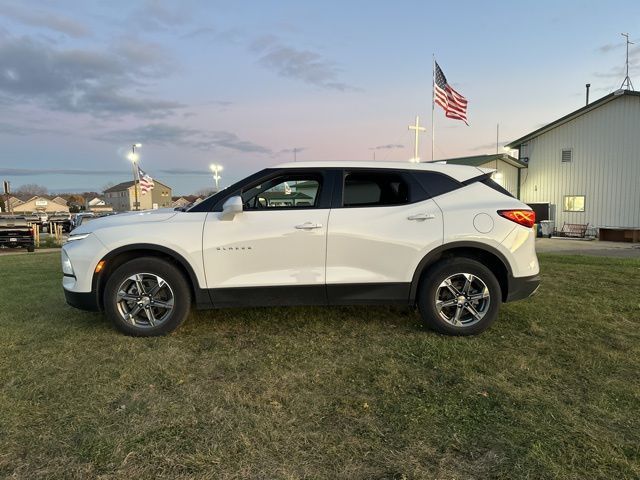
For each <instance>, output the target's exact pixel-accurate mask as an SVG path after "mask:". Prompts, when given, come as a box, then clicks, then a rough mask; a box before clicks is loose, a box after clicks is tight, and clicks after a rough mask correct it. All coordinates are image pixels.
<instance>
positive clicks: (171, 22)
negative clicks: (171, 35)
mask: <svg viewBox="0 0 640 480" xmlns="http://www.w3.org/2000/svg"><path fill="white" fill-rule="evenodd" d="M187 11H188V9H186V8H184V5H182V4H180V5H179V6H176V4H172V5H169V4H167V2H163V1H161V0H147V1H146V2H144V4H143V5H142V6H141V7H140V8H138V9H137V10H135V11H134V13H133V15H131V18H130V23H131V24H133V25H135V27H136V28H141V27H142V28H143V29H144V30H146V31H162V30H169V29H171V28H173V27H175V26H181V25H183V24H185V23H186V22H187V21H188V20H189V14H188V13H187Z"/></svg>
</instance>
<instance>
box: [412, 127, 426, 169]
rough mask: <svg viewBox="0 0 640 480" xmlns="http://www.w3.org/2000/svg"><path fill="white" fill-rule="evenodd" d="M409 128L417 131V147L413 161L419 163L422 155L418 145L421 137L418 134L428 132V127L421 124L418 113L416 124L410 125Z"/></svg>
mask: <svg viewBox="0 0 640 480" xmlns="http://www.w3.org/2000/svg"><path fill="white" fill-rule="evenodd" d="M409 130H414V131H415V132H416V140H415V149H414V154H413V158H412V159H411V161H412V162H416V163H418V162H419V161H420V157H419V156H418V151H419V149H418V146H419V145H420V138H419V137H418V135H419V134H420V132H426V131H427V129H426V128H424V127H421V126H420V117H419V116H418V115H416V124H415V125H409Z"/></svg>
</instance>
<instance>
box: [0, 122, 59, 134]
mask: <svg viewBox="0 0 640 480" xmlns="http://www.w3.org/2000/svg"><path fill="white" fill-rule="evenodd" d="M2 134H5V135H19V136H28V135H34V134H50V135H68V133H67V132H63V131H61V130H56V129H53V128H40V127H33V126H30V125H16V124H13V123H6V122H0V135H2Z"/></svg>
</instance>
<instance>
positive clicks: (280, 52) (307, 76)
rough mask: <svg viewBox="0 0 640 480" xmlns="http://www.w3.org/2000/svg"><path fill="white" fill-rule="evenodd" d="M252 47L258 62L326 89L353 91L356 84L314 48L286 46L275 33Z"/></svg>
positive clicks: (282, 75) (279, 73)
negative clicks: (353, 84) (313, 49)
mask: <svg viewBox="0 0 640 480" xmlns="http://www.w3.org/2000/svg"><path fill="white" fill-rule="evenodd" d="M249 49H250V50H251V51H253V52H255V53H257V54H258V55H259V59H258V63H259V64H260V65H262V66H263V67H265V68H267V69H269V70H273V71H274V72H276V73H277V74H278V75H280V76H281V77H285V78H291V79H294V80H299V81H301V82H304V83H306V84H308V85H313V86H315V87H319V88H323V89H326V90H337V91H341V92H344V91H349V90H357V89H356V88H355V87H353V86H351V85H348V84H347V83H344V82H341V81H340V80H339V76H340V69H339V68H338V66H337V65H336V63H335V62H332V61H330V60H328V59H326V58H325V57H324V56H322V55H321V54H319V53H317V52H313V51H311V50H300V49H297V48H294V47H290V46H287V45H284V44H282V43H281V42H280V40H279V39H278V38H277V37H276V36H275V35H265V36H262V37H259V38H257V39H255V40H254V41H253V42H252V43H251V44H250V46H249Z"/></svg>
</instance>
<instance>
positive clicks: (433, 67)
mask: <svg viewBox="0 0 640 480" xmlns="http://www.w3.org/2000/svg"><path fill="white" fill-rule="evenodd" d="M431 56H432V57H433V63H432V65H431V71H432V74H433V75H432V79H431V161H432V162H433V146H434V144H435V143H436V123H435V121H434V118H435V117H434V110H435V105H436V101H435V100H436V99H435V90H436V55H435V53H433V54H431Z"/></svg>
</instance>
